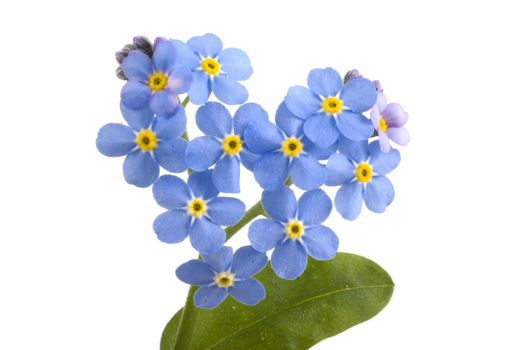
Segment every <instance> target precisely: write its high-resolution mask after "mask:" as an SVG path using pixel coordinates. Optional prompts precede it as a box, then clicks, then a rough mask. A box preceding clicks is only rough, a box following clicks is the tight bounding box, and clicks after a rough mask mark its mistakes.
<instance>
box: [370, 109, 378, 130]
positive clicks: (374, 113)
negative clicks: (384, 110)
mask: <svg viewBox="0 0 523 350" xmlns="http://www.w3.org/2000/svg"><path fill="white" fill-rule="evenodd" d="M380 117H381V115H380V111H379V110H378V106H377V105H374V106H372V108H371V109H370V121H371V122H372V127H373V128H374V130H379V128H380Z"/></svg>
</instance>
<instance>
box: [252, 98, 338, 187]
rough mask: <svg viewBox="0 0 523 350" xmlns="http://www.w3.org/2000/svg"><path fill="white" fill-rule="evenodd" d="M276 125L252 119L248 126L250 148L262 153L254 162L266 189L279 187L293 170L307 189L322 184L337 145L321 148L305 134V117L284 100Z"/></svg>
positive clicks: (296, 180) (298, 183)
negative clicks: (293, 110) (326, 164)
mask: <svg viewBox="0 0 523 350" xmlns="http://www.w3.org/2000/svg"><path fill="white" fill-rule="evenodd" d="M276 125H277V126H275V125H274V124H271V123H269V122H267V121H266V122H259V123H251V124H250V125H249V126H247V128H246V129H245V142H246V143H247V146H248V147H249V149H250V150H251V151H252V152H254V153H257V154H261V155H262V156H261V157H260V159H259V160H257V161H256V163H255V165H254V177H255V179H256V181H257V182H258V183H259V184H260V186H261V187H262V188H263V189H265V190H269V191H271V190H275V189H277V188H279V187H280V186H281V185H283V184H284V183H285V181H286V180H287V178H288V177H289V174H290V176H291V179H292V182H293V183H294V184H296V186H298V187H299V188H301V189H303V190H311V189H313V188H318V187H320V186H321V185H323V184H324V183H325V177H326V171H325V167H324V166H323V165H321V164H320V163H319V162H318V159H325V158H327V157H329V155H330V154H332V153H333V152H335V151H336V146H337V145H332V146H331V147H330V148H327V149H320V148H319V147H317V146H315V145H314V144H313V143H312V142H310V140H309V139H307V138H306V137H304V135H303V128H302V125H303V120H300V119H299V118H296V117H295V116H294V115H293V114H292V113H291V112H290V111H289V109H288V108H287V106H286V105H285V103H281V104H280V106H279V107H278V110H277V111H276Z"/></svg>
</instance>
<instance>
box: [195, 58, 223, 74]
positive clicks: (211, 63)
mask: <svg viewBox="0 0 523 350" xmlns="http://www.w3.org/2000/svg"><path fill="white" fill-rule="evenodd" d="M200 66H201V67H202V70H203V71H204V72H205V73H207V74H209V75H217V74H218V73H220V64H219V63H218V61H216V60H215V59H214V58H211V57H208V58H206V59H204V60H202V62H201V63H200Z"/></svg>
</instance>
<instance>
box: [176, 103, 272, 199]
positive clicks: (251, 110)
mask: <svg viewBox="0 0 523 350" xmlns="http://www.w3.org/2000/svg"><path fill="white" fill-rule="evenodd" d="M267 120H268V115H267V112H265V111H264V110H263V108H262V107H261V106H260V105H258V104H255V103H247V104H244V105H243V106H241V107H240V108H239V109H238V110H237V111H236V113H235V114H234V118H231V114H230V113H229V111H228V110H227V109H226V108H225V107H224V106H223V105H222V104H220V103H218V102H208V103H206V104H205V105H203V106H201V107H200V108H199V109H198V111H197V112H196V124H197V125H198V127H199V128H200V130H201V131H202V132H203V133H204V134H205V135H206V136H201V137H197V138H195V139H194V140H192V141H191V142H190V143H189V145H188V146H187V150H186V151H185V157H186V161H187V165H188V166H189V167H190V168H192V169H193V170H196V171H203V170H207V169H208V168H209V167H210V166H212V165H213V164H216V165H215V167H214V168H213V170H212V178H213V181H214V184H215V185H216V188H217V189H218V190H219V191H220V192H227V193H238V192H240V161H241V163H242V164H243V165H244V166H245V167H246V168H247V169H249V170H252V169H253V167H254V162H255V161H256V160H257V159H258V158H259V156H258V155H256V154H254V153H252V152H251V151H249V149H248V147H246V145H245V143H244V136H243V134H244V130H245V128H246V126H247V125H248V124H250V123H253V122H256V121H267ZM233 126H234V132H233Z"/></svg>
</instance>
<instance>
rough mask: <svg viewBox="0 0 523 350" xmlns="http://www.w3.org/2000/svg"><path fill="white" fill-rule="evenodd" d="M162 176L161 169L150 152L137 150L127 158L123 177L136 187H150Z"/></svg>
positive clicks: (124, 163)
mask: <svg viewBox="0 0 523 350" xmlns="http://www.w3.org/2000/svg"><path fill="white" fill-rule="evenodd" d="M159 174H160V167H159V166H158V164H156V162H155V161H154V159H153V157H152V156H151V153H150V152H142V151H140V150H136V151H134V152H131V153H129V154H128V155H127V157H125V160H124V162H123V176H124V178H125V181H127V182H128V183H130V184H131V185H135V186H136V187H149V186H151V185H152V184H153V182H154V180H156V179H157V178H158V175H159Z"/></svg>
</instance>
